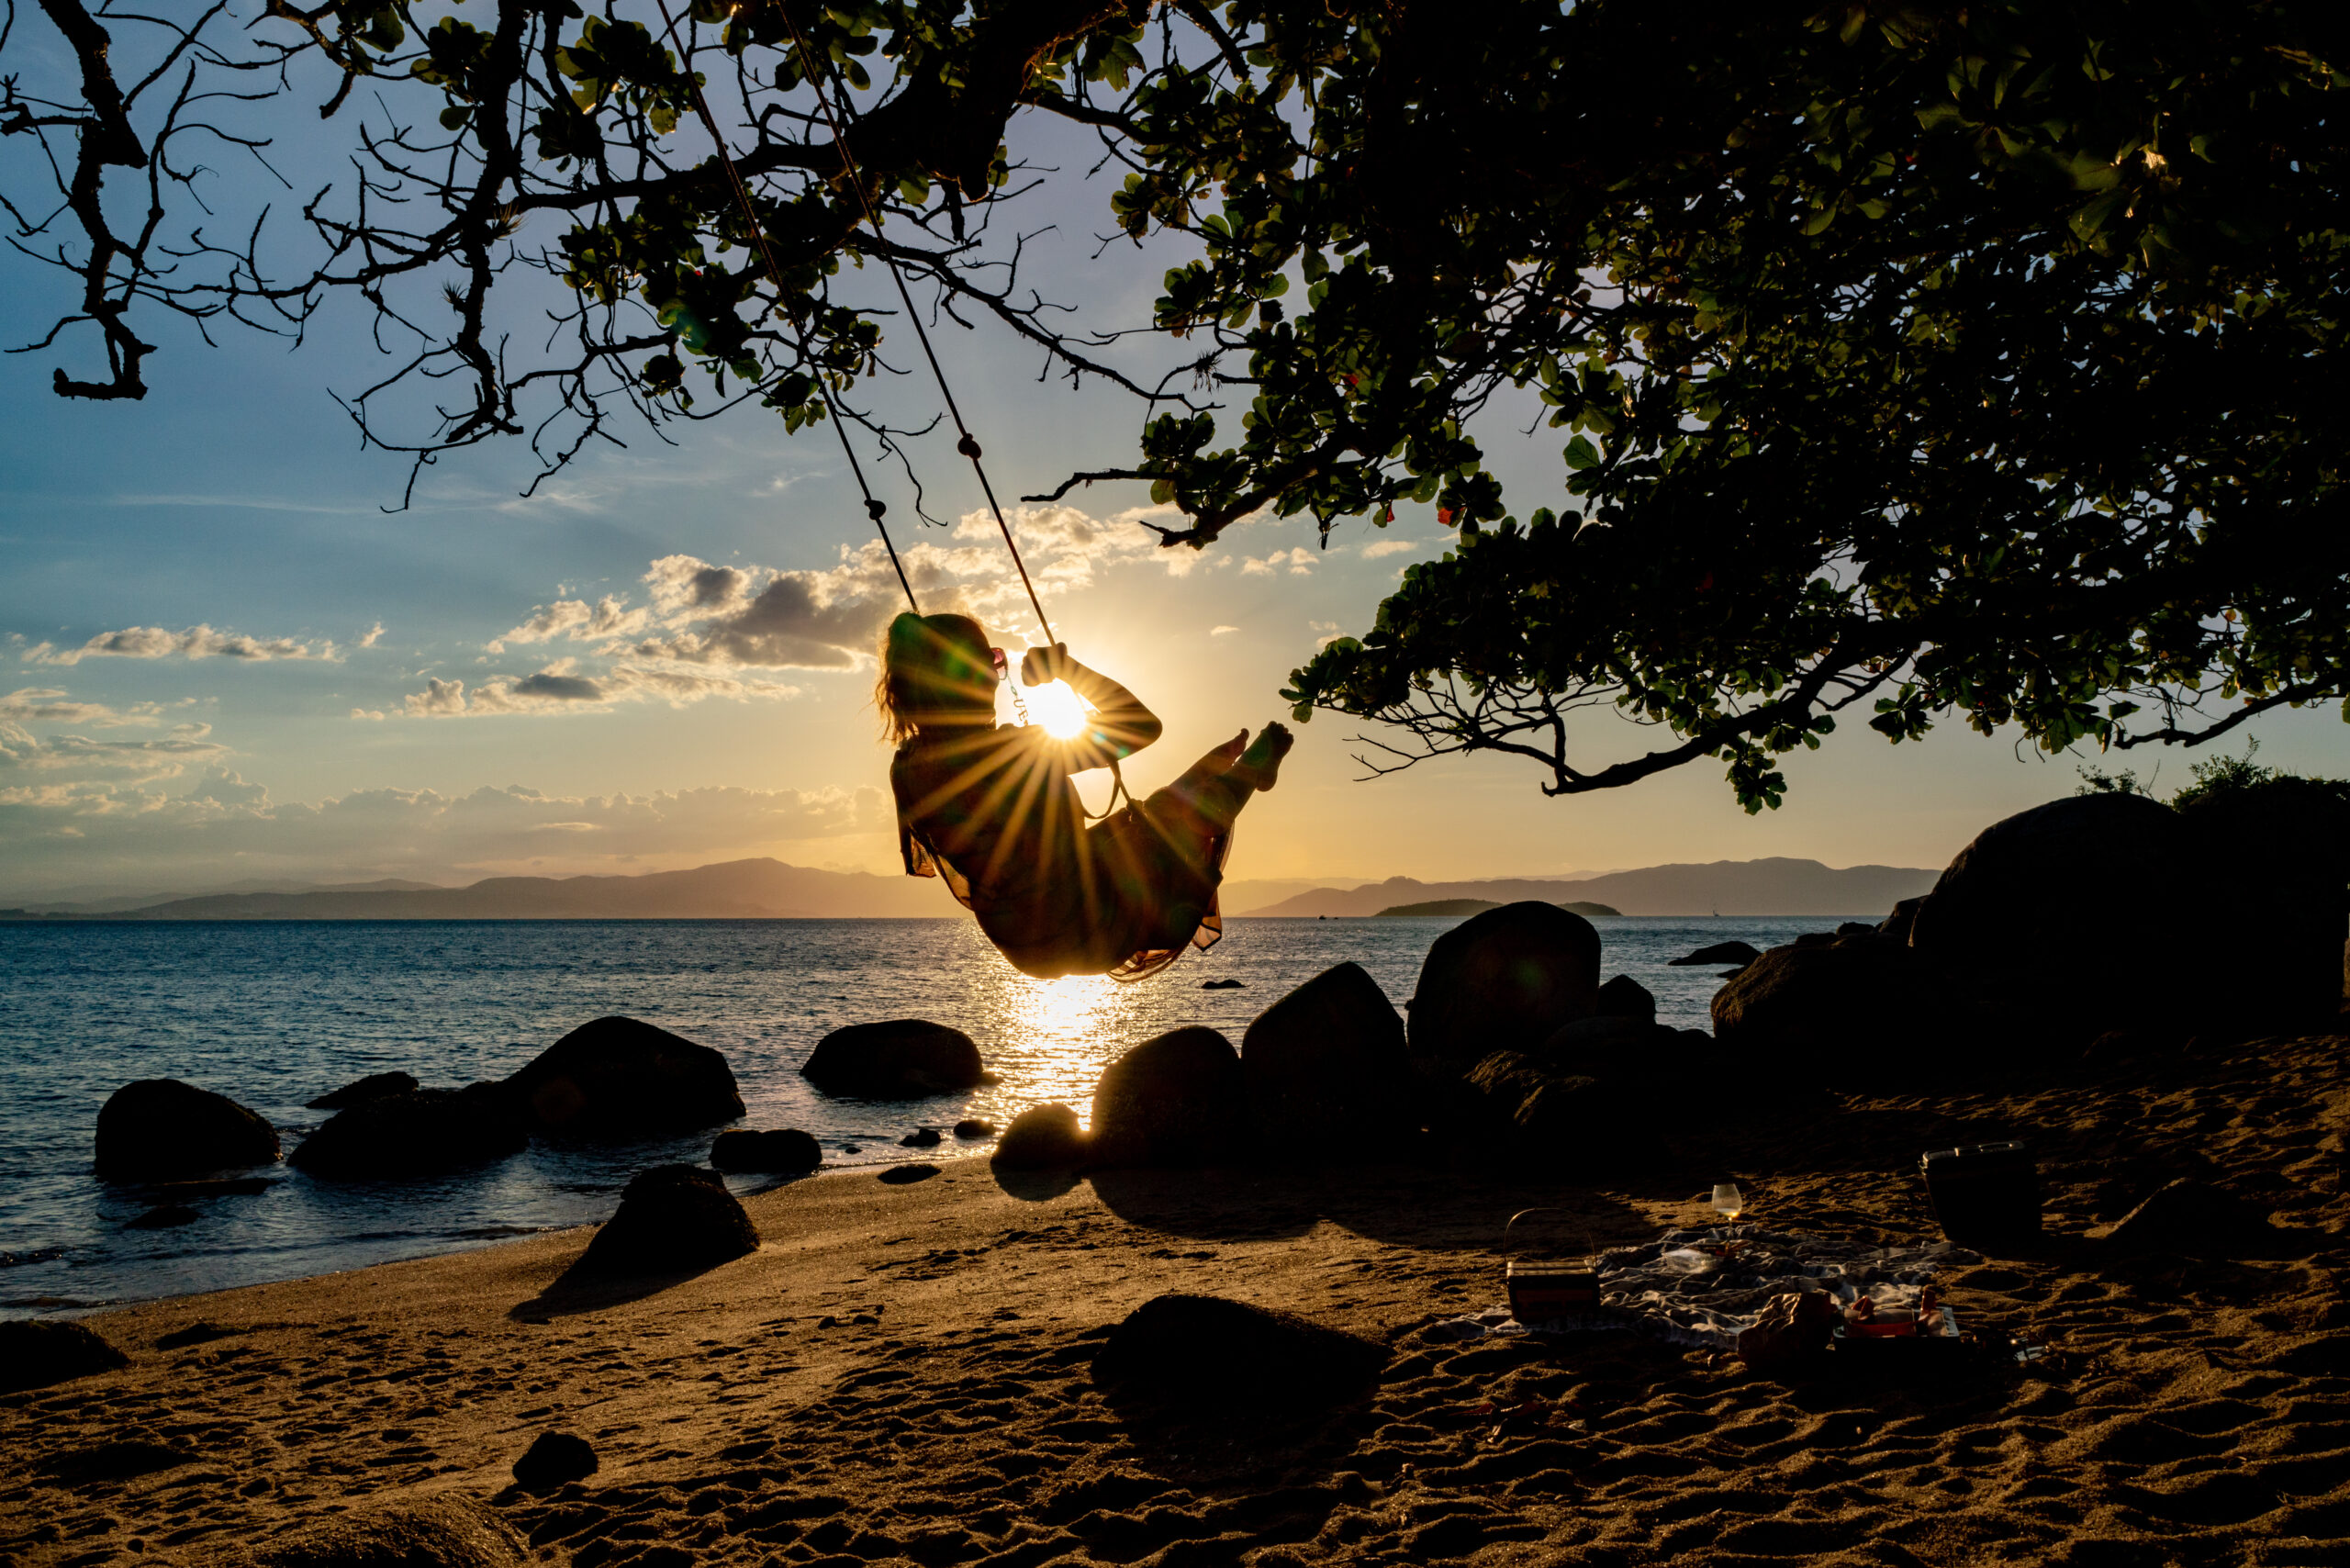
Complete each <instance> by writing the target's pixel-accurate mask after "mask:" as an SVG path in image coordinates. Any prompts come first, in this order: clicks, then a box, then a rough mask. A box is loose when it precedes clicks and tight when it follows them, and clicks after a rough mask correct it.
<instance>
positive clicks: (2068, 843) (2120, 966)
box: [1716, 794, 2340, 1042]
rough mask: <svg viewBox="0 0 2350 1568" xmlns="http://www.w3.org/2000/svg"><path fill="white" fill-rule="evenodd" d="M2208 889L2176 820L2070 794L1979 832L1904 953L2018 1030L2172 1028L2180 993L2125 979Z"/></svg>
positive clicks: (2161, 812)
mask: <svg viewBox="0 0 2350 1568" xmlns="http://www.w3.org/2000/svg"><path fill="white" fill-rule="evenodd" d="M2209 892H2210V888H2209V886H2208V884H2207V879H2206V878H2205V877H2204V875H2203V869H2202V867H2201V866H2200V864H2199V857H2198V855H2197V854H2196V846H2195V843H2194V835H2193V834H2191V833H2190V832H2189V831H2188V827H2187V824H2186V823H2184V822H2183V821H2182V820H2181V819H2180V816H2179V813H2177V812H2174V811H2172V810H2171V809H2170V808H2169V807H2168V806H2165V805H2162V804H2160V803H2159V802H2157V801H2150V800H2148V799H2147V798H2146V797H2145V796H2143V795H2123V794H2100V795H2074V796H2068V797H2066V798H2065V799H2064V800H2061V801H2049V802H2048V803H2047V804H2046V805H2044V806H2035V807H2033V808H2032V809H2031V810H2030V811H2028V812H2017V813H2016V814H2015V815H2014V816H2011V817H2008V818H2006V819H2005V820H2003V821H2000V822H1997V823H1993V824H1991V825H1990V826H1989V827H1987V828H1985V829H1984V830H1983V831H1982V832H1981V833H1979V834H1976V835H1975V841H1974V842H1973V843H1971V844H1969V845H1968V846H1966V847H1965V848H1964V849H1962V850H1960V851H1959V852H1958V857H1957V858H1956V859H1954V860H1953V861H1952V862H1951V863H1950V867H1949V868H1948V869H1947V870H1945V871H1943V872H1942V879H1941V880H1939V881H1937V882H1936V883H1935V884H1934V889H1933V891H1932V892H1930V893H1929V894H1927V895H1926V901H1925V902H1923V903H1922V904H1920V905H1919V906H1918V912H1917V914H1916V916H1915V918H1914V919H1913V920H1912V921H1911V923H1910V927H1909V946H1910V947H1911V948H1912V949H1914V950H1915V951H1917V952H1918V953H1919V954H1922V955H1924V956H1925V957H1927V958H1931V959H1933V960H1934V961H1935V962H1937V963H1939V964H1940V965H1941V966H1942V969H1944V970H1945V971H1946V972H1947V973H1949V974H1951V975H1952V976H1954V977H1961V978H1963V979H1964V980H1965V982H1966V983H1967V984H1968V985H1969V987H1970V988H1971V990H1972V991H1973V995H1974V999H1975V1000H1976V1001H1979V1002H1984V1003H1986V1004H1988V1005H1990V1006H1992V1007H1995V1008H1997V1010H1998V1011H1999V1012H2000V1013H2002V1014H2005V1015H2006V1017H2007V1018H2008V1019H2009V1020H2010V1022H2011V1025H2016V1026H2020V1027H2023V1028H2026V1029H2029V1030H2031V1031H2034V1032H2046V1033H2053V1034H2055V1035H2058V1036H2072V1037H2075V1038H2076V1040H2077V1041H2079V1042H2086V1041H2087V1040H2088V1039H2090V1038H2093V1037H2094V1036H2097V1035H2098V1034H2100V1033H2102V1032H2103V1031H2104V1030H2107V1029H2118V1028H2128V1027H2131V1026H2132V1025H2146V1024H2155V1023H2162V1022H2175V1021H2176V1020H2177V1017H2178V1010H2179V1006H2180V1002H2179V999H2178V998H2177V996H2176V995H2175V994H2174V993H2173V991H2174V988H2171V987H2168V986H2162V985H2144V984H2132V983H2127V981H2126V979H2125V977H2127V976H2130V975H2132V974H2135V973H2138V972H2140V971H2141V970H2142V969H2143V967H2144V965H2145V963H2146V960H2147V958H2148V957H2149V955H2152V954H2157V953H2167V952H2173V951H2176V950H2177V946H2178V942H2179V925H2178V922H2179V916H2180V912H2181V911H2182V910H2187V909H2192V908H2196V907H2199V906H2201V905H2202V904H2204V903H2205V902H2206V895H2207V894H2208V893H2209ZM2335 935H2337V936H2338V935H2340V928H2339V927H2338V926H2337V927H2336V929H2335ZM1716 1016H1717V1018H1718V1017H1719V1014H1718V1013H1717V1014H1716ZM1893 1021H1894V1019H1893V1017H1892V1016H1891V1015H1887V1017H1886V1022H1887V1023H1891V1022H1893ZM1717 1032H1718V1031H1717Z"/></svg>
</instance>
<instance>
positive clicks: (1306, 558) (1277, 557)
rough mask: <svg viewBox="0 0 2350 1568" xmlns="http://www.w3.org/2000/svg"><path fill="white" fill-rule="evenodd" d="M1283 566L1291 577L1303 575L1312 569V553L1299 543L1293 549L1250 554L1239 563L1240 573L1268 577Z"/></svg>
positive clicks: (1248, 575)
mask: <svg viewBox="0 0 2350 1568" xmlns="http://www.w3.org/2000/svg"><path fill="white" fill-rule="evenodd" d="M1283 566H1287V567H1288V568H1289V573H1290V576H1292V577H1305V576H1307V575H1308V574H1310V573H1311V572H1312V571H1313V570H1314V554H1313V553H1312V552H1311V551H1309V550H1307V549H1306V548H1305V547H1304V546H1303V545H1299V546H1297V547H1296V548H1294V549H1290V550H1276V551H1274V552H1273V553H1272V554H1270V555H1264V556H1257V555H1251V556H1249V557H1248V559H1247V560H1245V561H1243V562H1241V563H1240V570H1241V573H1242V574H1243V575H1244V576H1247V577H1270V576H1272V575H1273V574H1274V573H1275V572H1277V571H1280V570H1281V568H1282V567H1283Z"/></svg>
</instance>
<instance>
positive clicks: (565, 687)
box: [352, 659, 800, 719]
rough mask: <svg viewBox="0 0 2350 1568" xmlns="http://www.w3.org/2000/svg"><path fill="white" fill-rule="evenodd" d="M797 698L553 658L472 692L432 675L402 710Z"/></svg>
mask: <svg viewBox="0 0 2350 1568" xmlns="http://www.w3.org/2000/svg"><path fill="white" fill-rule="evenodd" d="M799 695H800V688H798V687H796V686H787V685H784V684H783V683H781V682H779V681H771V680H744V679H737V678H734V677H732V676H724V675H712V674H710V673H707V672H705V671H699V670H677V669H657V668H652V667H648V666H643V665H637V664H616V665H614V666H612V667H611V668H610V669H609V670H607V671H603V672H601V673H599V674H596V675H582V674H580V673H579V669H578V663H577V661H576V660H574V659H558V660H556V661H555V662H554V664H551V665H549V666H546V667H545V668H544V669H542V670H540V671H538V672H537V673H535V674H532V675H524V676H511V675H506V676H493V677H491V678H489V679H488V680H486V681H484V682H482V683H481V684H480V685H479V686H476V687H475V688H474V689H471V690H468V689H466V687H465V683H464V681H462V680H442V679H441V678H438V677H432V678H428V679H427V681H426V683H425V689H423V690H422V691H418V692H412V693H410V694H409V695H408V698H407V699H406V700H405V702H404V704H403V706H404V708H405V710H406V711H407V713H408V716H409V717H410V718H414V719H453V718H460V717H467V716H471V717H481V716H484V715H487V714H497V713H566V712H568V713H579V712H605V711H610V709H611V708H613V707H614V706H616V705H617V704H620V703H622V702H643V701H660V702H666V703H668V704H669V706H671V707H672V708H683V707H686V706H688V704H691V703H695V702H700V701H703V700H707V699H709V698H712V697H731V698H734V699H736V700H749V699H754V698H757V699H765V700H769V701H783V700H789V699H790V698H794V697H797V696H799ZM352 716H353V718H359V717H362V716H363V713H362V711H358V710H354V711H353V714H352ZM364 716H368V717H374V716H375V715H372V714H368V715H364Z"/></svg>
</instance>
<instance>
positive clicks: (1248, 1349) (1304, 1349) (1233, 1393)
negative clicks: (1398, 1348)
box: [1093, 1294, 1388, 1406]
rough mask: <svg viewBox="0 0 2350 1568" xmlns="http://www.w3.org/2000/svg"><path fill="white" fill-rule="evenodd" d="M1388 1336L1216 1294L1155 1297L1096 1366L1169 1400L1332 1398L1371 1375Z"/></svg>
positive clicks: (1120, 1383)
mask: <svg viewBox="0 0 2350 1568" xmlns="http://www.w3.org/2000/svg"><path fill="white" fill-rule="evenodd" d="M1387 1361H1388V1350H1387V1348H1386V1347H1385V1346H1383V1345H1380V1344H1377V1343H1375V1342H1373V1341H1371V1340H1369V1339H1364V1338H1359V1337H1357V1336H1355V1335H1352V1334H1347V1333H1342V1332H1340V1331H1339V1330H1337V1329H1336V1328H1327V1327H1323V1326H1322V1325H1320V1324H1318V1323H1314V1322H1310V1321H1308V1320H1307V1319H1305V1318H1303V1317H1299V1316H1295V1315H1294V1314H1292V1313H1286V1312H1271V1311H1268V1310H1266V1309H1265V1308H1263V1307H1260V1306H1250V1305H1246V1304H1245V1303H1242V1302H1237V1301H1226V1300H1225V1299H1224V1298H1222V1297H1220V1296H1212V1295H1182V1294H1172V1295H1162V1296H1155V1297H1153V1298H1152V1299H1151V1300H1149V1301H1147V1302H1145V1303H1143V1304H1142V1305H1140V1306H1138V1307H1136V1308H1135V1310H1134V1311H1132V1312H1130V1313H1128V1314H1127V1315H1126V1316H1125V1321H1123V1322H1121V1323H1120V1324H1119V1325H1118V1326H1117V1327H1115V1328H1113V1329H1112V1330H1111V1331H1110V1337H1109V1338H1108V1339H1106V1340H1104V1341H1103V1342H1102V1350H1101V1351H1100V1353H1099V1354H1097V1355H1096V1356H1095V1357H1094V1361H1093V1375H1094V1377H1095V1379H1096V1380H1097V1381H1098V1382H1102V1383H1109V1384H1112V1385H1114V1386H1117V1387H1120V1388H1123V1389H1125V1390H1126V1391H1128V1392H1131V1393H1136V1394H1142V1395H1144V1396H1146V1397H1147V1398H1152V1399H1157V1400H1162V1401H1165V1402H1168V1403H1172V1404H1214V1405H1217V1406H1231V1405H1234V1404H1242V1405H1283V1406H1294V1405H1296V1404H1298V1403H1301V1402H1304V1403H1311V1404H1317V1405H1329V1404H1336V1403H1337V1402H1339V1401H1341V1400H1343V1399H1345V1398H1347V1397H1348V1395H1350V1394H1356V1393H1359V1392H1360V1391H1362V1390H1364V1389H1366V1388H1368V1387H1370V1386H1371V1384H1372V1383H1375V1382H1376V1381H1377V1380H1378V1377H1379V1372H1380V1369H1381V1368H1382V1367H1384V1366H1385V1365H1386V1364H1387Z"/></svg>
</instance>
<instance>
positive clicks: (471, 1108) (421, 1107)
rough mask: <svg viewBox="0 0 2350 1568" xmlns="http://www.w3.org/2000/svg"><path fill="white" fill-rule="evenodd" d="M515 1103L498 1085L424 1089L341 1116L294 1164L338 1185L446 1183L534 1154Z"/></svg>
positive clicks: (306, 1142) (307, 1142)
mask: <svg viewBox="0 0 2350 1568" xmlns="http://www.w3.org/2000/svg"><path fill="white" fill-rule="evenodd" d="M530 1141H531V1140H530V1137H529V1135H528V1134H527V1133H525V1132H524V1131H523V1128H522V1124H521V1122H520V1120H519V1119H517V1117H516V1115H515V1106H514V1102H513V1101H512V1099H511V1098H509V1096H508V1095H507V1094H506V1092H505V1091H504V1090H503V1088H502V1087H501V1086H499V1085H498V1084H494V1083H476V1084H474V1085H472V1086H471V1087H470V1088H465V1089H419V1090H417V1091H415V1092H413V1093H408V1094H391V1095H386V1096H385V1097H383V1098H382V1099H377V1100H365V1101H362V1102H360V1103H358V1104H355V1105H353V1106H352V1107H350V1108H349V1109H348V1110H343V1111H338V1112H336V1113H335V1114H334V1115H333V1116H331V1117H330V1118H329V1119H328V1121H327V1123H326V1125H325V1126H321V1127H320V1128H319V1130H318V1131H317V1132H314V1133H312V1134H311V1135H310V1136H309V1137H306V1138H304V1139H303V1140H302V1141H301V1142H300V1143H299V1144H298V1145H297V1146H296V1147H295V1149H294V1152H293V1154H291V1155H290V1156H288V1157H287V1159H286V1163H287V1164H289V1165H291V1166H293V1167H294V1168H295V1169H296V1170H303V1171H307V1172H308V1173H309V1174H310V1175H313V1176H319V1177H323V1178H325V1179H327V1180H329V1181H338V1182H369V1181H397V1180H400V1179H403V1178H410V1177H419V1176H440V1175H444V1174H446V1173H447V1172H449V1171H452V1170H464V1169H466V1168H467V1167H469V1166H474V1165H480V1164H483V1163H486V1162H487V1161H489V1160H492V1159H504V1158H506V1157H507V1156H508V1155H509V1154H519V1153H520V1152H521V1151H522V1150H523V1149H524V1148H527V1147H529V1144H530Z"/></svg>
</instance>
